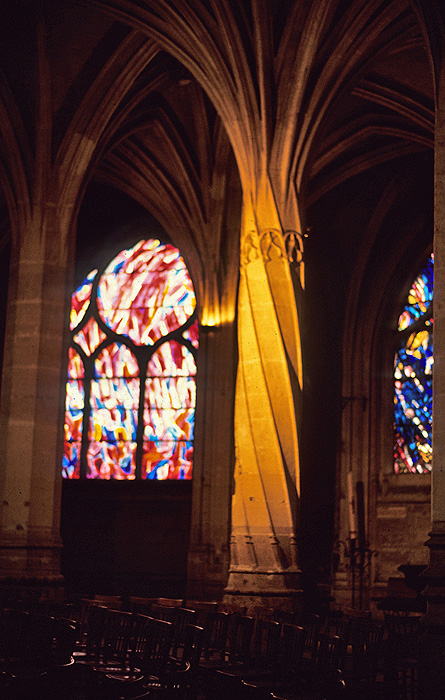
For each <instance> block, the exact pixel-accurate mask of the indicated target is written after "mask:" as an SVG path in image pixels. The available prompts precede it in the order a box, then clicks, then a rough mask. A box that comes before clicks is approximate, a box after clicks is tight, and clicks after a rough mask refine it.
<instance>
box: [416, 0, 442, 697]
mask: <svg viewBox="0 0 445 700" xmlns="http://www.w3.org/2000/svg"><path fill="white" fill-rule="evenodd" d="M442 11H443V6H442ZM436 78H437V79H438V81H437V89H436V133H435V177H434V180H435V187H434V190H435V192H434V198H435V201H434V375H433V468H432V475H431V532H430V535H429V539H428V541H427V542H426V545H427V547H428V548H429V553H430V561H429V566H428V568H427V569H426V570H425V572H424V573H423V574H422V576H424V577H426V578H427V581H428V583H427V587H426V589H425V592H424V594H425V595H426V597H427V603H428V606H427V614H426V617H425V620H426V633H425V634H424V635H423V637H422V639H421V642H420V645H419V649H420V654H421V656H420V665H419V666H420V667H419V670H420V694H419V696H420V697H421V698H423V699H424V700H439V698H443V688H444V687H445V666H444V663H443V659H444V658H445V68H444V65H443V61H442V63H441V66H440V72H439V73H438V74H437V75H436Z"/></svg>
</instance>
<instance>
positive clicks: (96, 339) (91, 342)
mask: <svg viewBox="0 0 445 700" xmlns="http://www.w3.org/2000/svg"><path fill="white" fill-rule="evenodd" d="M106 337H107V336H106V335H105V333H104V332H103V331H102V330H101V329H100V328H99V326H98V324H97V321H96V320H95V319H94V318H90V320H89V321H88V323H86V324H85V325H84V327H83V328H82V330H81V331H79V332H78V333H76V335H75V336H74V338H73V340H74V342H76V343H77V344H78V345H80V347H81V348H82V350H83V351H84V353H85V355H91V354H92V353H93V352H94V351H95V350H96V349H97V348H98V347H99V345H100V344H101V343H102V341H103V340H105V338H106Z"/></svg>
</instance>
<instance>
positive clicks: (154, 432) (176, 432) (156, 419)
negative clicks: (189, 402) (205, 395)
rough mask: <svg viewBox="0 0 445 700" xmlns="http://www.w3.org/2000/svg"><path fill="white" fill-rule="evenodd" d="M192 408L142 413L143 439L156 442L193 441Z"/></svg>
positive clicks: (193, 412) (163, 409)
mask: <svg viewBox="0 0 445 700" xmlns="http://www.w3.org/2000/svg"><path fill="white" fill-rule="evenodd" d="M194 418H195V410H194V409H193V408H181V409H179V410H175V409H172V408H170V409H169V408H161V409H158V410H156V409H150V410H146V411H145V412H144V439H145V440H151V441H153V442H157V441H174V440H193V428H194V425H193V424H194Z"/></svg>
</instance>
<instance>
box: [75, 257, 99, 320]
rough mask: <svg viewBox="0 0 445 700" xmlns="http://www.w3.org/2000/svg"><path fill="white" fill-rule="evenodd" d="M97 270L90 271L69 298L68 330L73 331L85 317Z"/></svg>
mask: <svg viewBox="0 0 445 700" xmlns="http://www.w3.org/2000/svg"><path fill="white" fill-rule="evenodd" d="M96 275H97V270H92V272H90V274H89V275H88V276H87V277H85V279H84V281H83V282H82V284H81V285H80V287H78V288H77V289H76V291H75V292H74V294H73V296H72V297H71V314H70V328H71V330H74V328H76V327H77V326H78V325H79V323H80V322H81V320H82V319H83V317H84V316H85V314H86V312H87V309H88V306H89V304H90V295H91V290H92V288H93V281H94V278H95V277H96Z"/></svg>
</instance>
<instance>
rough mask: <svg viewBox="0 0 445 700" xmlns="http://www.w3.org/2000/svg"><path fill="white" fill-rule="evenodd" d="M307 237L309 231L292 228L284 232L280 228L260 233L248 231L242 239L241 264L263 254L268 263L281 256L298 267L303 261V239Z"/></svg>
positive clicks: (243, 264)
mask: <svg viewBox="0 0 445 700" xmlns="http://www.w3.org/2000/svg"><path fill="white" fill-rule="evenodd" d="M306 237H307V233H305V234H302V233H300V232H299V231H292V230H289V231H284V232H283V231H282V230H281V229H278V228H269V229H265V230H263V231H260V232H259V233H257V232H256V231H253V230H252V231H248V232H247V233H246V234H245V235H244V237H243V240H242V245H241V265H242V266H245V265H248V264H249V263H250V262H252V261H253V260H257V259H258V258H259V257H260V255H261V257H262V259H263V260H264V261H265V262H266V263H267V262H272V261H273V260H276V259H280V258H281V259H282V260H287V261H288V262H289V263H293V264H294V265H295V266H297V267H298V266H299V265H301V263H302V262H303V256H304V242H303V241H304V238H306Z"/></svg>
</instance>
